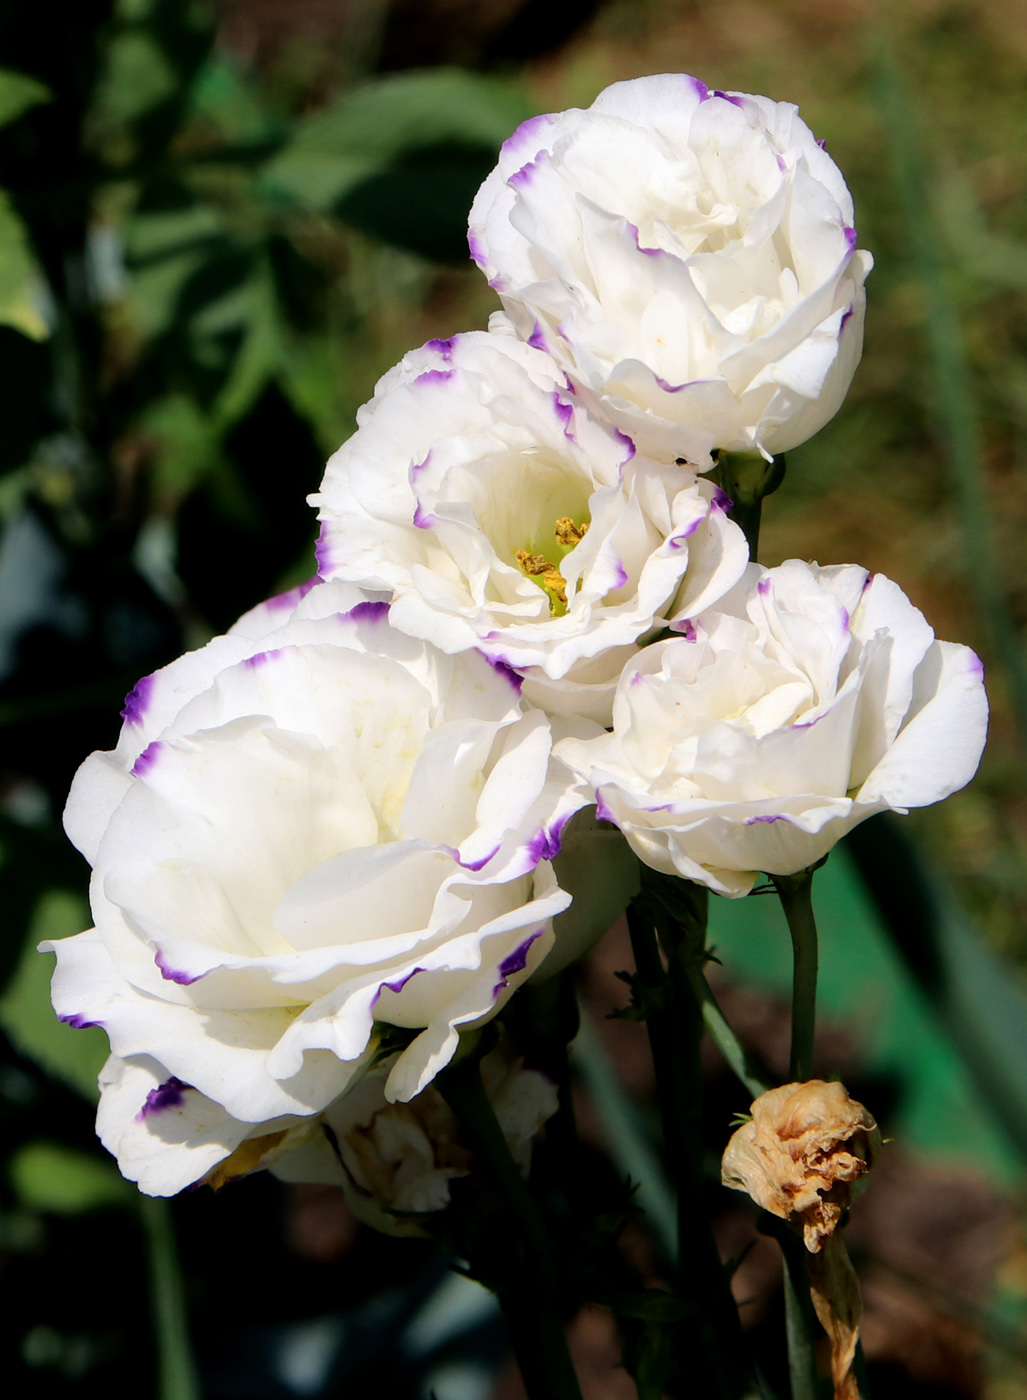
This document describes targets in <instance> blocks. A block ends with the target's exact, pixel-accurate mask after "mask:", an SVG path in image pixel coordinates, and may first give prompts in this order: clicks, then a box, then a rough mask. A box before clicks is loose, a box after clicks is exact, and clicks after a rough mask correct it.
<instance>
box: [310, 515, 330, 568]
mask: <svg viewBox="0 0 1027 1400" xmlns="http://www.w3.org/2000/svg"><path fill="white" fill-rule="evenodd" d="M314 559H315V560H316V561H317V576H318V578H319V579H326V578H327V577H328V575H329V572H330V570H331V567H332V555H331V546H330V545H329V542H328V526H327V524H323V525H322V526H321V533H320V534H319V535H318V537H317V543H316V544H315V545H314Z"/></svg>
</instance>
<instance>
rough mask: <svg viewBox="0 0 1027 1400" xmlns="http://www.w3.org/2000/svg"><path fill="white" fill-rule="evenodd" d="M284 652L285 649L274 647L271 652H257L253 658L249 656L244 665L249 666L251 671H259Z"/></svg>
mask: <svg viewBox="0 0 1027 1400" xmlns="http://www.w3.org/2000/svg"><path fill="white" fill-rule="evenodd" d="M284 650H285V648H284V647H272V648H271V649H270V650H269V651H257V652H254V654H253V655H252V656H247V657H246V658H245V660H244V661H243V663H242V664H243V665H244V666H248V667H249V669H250V670H251V671H259V670H260V668H261V666H266V665H267V663H268V662H269V661H273V660H274V659H275V657H276V656H281V655H282V653H283V652H284Z"/></svg>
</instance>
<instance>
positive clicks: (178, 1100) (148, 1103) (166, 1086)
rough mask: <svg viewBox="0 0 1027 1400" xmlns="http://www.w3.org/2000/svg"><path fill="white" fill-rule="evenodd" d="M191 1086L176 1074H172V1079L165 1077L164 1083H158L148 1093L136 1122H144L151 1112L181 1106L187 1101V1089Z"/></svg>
mask: <svg viewBox="0 0 1027 1400" xmlns="http://www.w3.org/2000/svg"><path fill="white" fill-rule="evenodd" d="M190 1087H191V1086H190V1085H188V1084H183V1083H182V1081H181V1079H177V1078H176V1077H175V1075H172V1076H171V1078H170V1079H165V1081H164V1083H163V1084H158V1085H157V1087H156V1089H151V1090H150V1092H149V1093H148V1094H147V1095H146V1100H145V1102H144V1103H143V1106H142V1108H141V1109H140V1110H139V1112H138V1113H137V1114H136V1122H137V1123H141V1122H143V1120H144V1119H145V1118H148V1117H149V1116H150V1114H151V1113H163V1112H164V1111H165V1110H166V1109H169V1108H181V1106H182V1104H184V1103H185V1091H186V1089H188V1088H190Z"/></svg>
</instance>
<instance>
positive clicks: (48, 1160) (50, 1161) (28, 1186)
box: [7, 1142, 135, 1215]
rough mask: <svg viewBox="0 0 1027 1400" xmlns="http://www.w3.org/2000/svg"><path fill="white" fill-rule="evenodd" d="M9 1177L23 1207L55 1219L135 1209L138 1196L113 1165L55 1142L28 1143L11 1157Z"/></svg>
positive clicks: (8, 1169) (8, 1168)
mask: <svg viewBox="0 0 1027 1400" xmlns="http://www.w3.org/2000/svg"><path fill="white" fill-rule="evenodd" d="M7 1171H8V1176H9V1178H10V1182H11V1185H12V1187H13V1188H14V1191H15V1194H16V1195H17V1197H18V1199H19V1201H20V1203H21V1204H22V1205H23V1206H25V1207H26V1208H27V1209H29V1210H38V1211H48V1212H49V1213H50V1214H52V1215H81V1214H83V1212H85V1211H87V1210H99V1209H101V1208H102V1207H103V1206H116V1205H131V1204H133V1202H134V1197H135V1192H134V1191H132V1189H131V1188H130V1187H129V1185H128V1183H127V1182H126V1181H123V1180H122V1178H121V1177H120V1176H119V1175H118V1170H117V1168H116V1167H115V1165H114V1163H113V1162H110V1161H104V1160H102V1159H101V1158H99V1157H95V1156H93V1155H92V1154H91V1153H89V1152H81V1151H78V1150H77V1149H76V1148H73V1147H63V1146H61V1145H59V1144H58V1143H55V1142H28V1143H26V1144H25V1146H24V1147H21V1148H19V1149H18V1151H17V1152H15V1153H14V1155H13V1156H12V1157H11V1159H10V1161H9V1163H8V1167H7Z"/></svg>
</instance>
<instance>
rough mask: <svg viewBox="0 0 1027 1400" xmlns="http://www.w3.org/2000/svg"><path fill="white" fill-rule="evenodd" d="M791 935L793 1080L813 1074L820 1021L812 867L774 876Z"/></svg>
mask: <svg viewBox="0 0 1027 1400" xmlns="http://www.w3.org/2000/svg"><path fill="white" fill-rule="evenodd" d="M770 878H771V880H772V881H773V882H774V886H775V888H776V889H777V892H778V895H779V896H780V899H781V905H782V908H783V909H784V911H785V918H786V919H787V920H788V931H789V932H790V933H791V935H792V1054H791V1063H790V1065H789V1069H788V1076H789V1078H790V1079H791V1081H792V1082H793V1083H804V1082H805V1081H806V1080H807V1079H812V1077H813V1037H814V1034H815V1031H816V1023H817V967H818V954H817V925H816V920H815V919H814V917H813V870H812V869H809V870H800V871H799V872H798V874H797V875H771V877H770Z"/></svg>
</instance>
